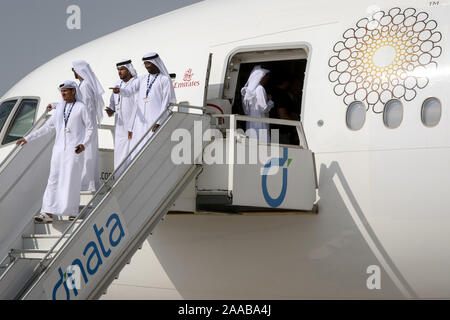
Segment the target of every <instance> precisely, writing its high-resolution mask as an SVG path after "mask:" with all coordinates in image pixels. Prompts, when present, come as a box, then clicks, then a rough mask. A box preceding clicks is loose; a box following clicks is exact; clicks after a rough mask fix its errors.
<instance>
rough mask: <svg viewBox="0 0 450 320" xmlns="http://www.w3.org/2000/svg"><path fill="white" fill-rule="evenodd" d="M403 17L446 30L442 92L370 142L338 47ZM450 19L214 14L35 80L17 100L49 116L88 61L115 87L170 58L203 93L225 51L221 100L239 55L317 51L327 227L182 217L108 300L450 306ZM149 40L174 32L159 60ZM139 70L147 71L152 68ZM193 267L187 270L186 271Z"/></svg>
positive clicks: (316, 147) (185, 18)
mask: <svg viewBox="0 0 450 320" xmlns="http://www.w3.org/2000/svg"><path fill="white" fill-rule="evenodd" d="M394 7H399V8H400V9H401V10H405V9H407V8H414V12H415V13H414V14H413V15H414V16H417V14H418V13H420V12H425V13H426V15H427V18H426V19H427V21H435V22H436V24H437V25H436V27H435V28H433V32H437V31H438V32H440V34H441V35H442V39H441V40H440V41H439V43H437V44H435V45H433V46H436V47H440V48H441V49H442V53H443V54H442V55H440V56H437V55H436V54H435V55H436V56H437V57H436V58H435V59H434V60H435V61H436V63H437V67H436V69H434V70H428V69H426V70H425V72H424V73H423V74H422V75H424V76H426V78H427V79H428V80H429V81H428V84H427V85H426V86H425V87H423V88H421V89H418V88H416V96H415V97H414V99H412V100H408V101H406V100H405V99H404V98H401V99H402V102H403V105H404V114H403V121H402V123H401V125H400V126H399V127H398V128H397V129H388V128H386V127H385V126H384V124H383V121H382V116H383V115H382V114H381V113H380V114H378V113H375V112H372V111H371V110H369V111H368V112H367V113H366V120H365V123H364V126H363V127H362V129H361V130H359V131H351V130H349V129H348V128H347V126H346V123H345V116H346V111H347V108H346V104H345V103H344V102H343V96H338V95H336V94H335V93H334V91H333V89H334V86H335V85H336V83H332V82H331V81H330V79H329V74H330V72H331V70H332V68H331V67H330V65H329V61H330V58H331V57H333V56H334V55H336V54H337V52H336V51H334V49H333V48H334V46H335V45H336V44H337V43H338V42H340V41H344V39H345V38H344V37H343V34H344V33H345V31H347V30H349V29H356V28H357V27H358V26H357V25H356V24H357V22H358V21H360V20H364V19H365V18H368V17H370V16H371V14H372V13H373V12H375V11H377V10H383V12H385V13H386V12H390V10H391V9H394ZM449 8H450V6H448V2H447V1H439V3H437V2H424V1H422V0H402V1H399V2H397V3H395V4H392V2H390V1H387V0H382V1H378V2H377V3H376V6H374V5H373V2H370V1H353V0H352V1H347V2H345V3H342V2H336V1H326V0H318V1H314V2H304V1H297V0H283V1H276V2H274V1H270V0H258V1H256V0H247V1H241V0H230V1H218V0H210V1H204V2H201V3H198V4H196V5H193V6H190V7H187V8H185V9H181V10H177V11H175V12H171V13H169V14H166V15H163V16H160V17H157V18H154V19H150V20H148V21H144V22H142V23H139V24H137V25H134V26H130V27H128V28H125V29H123V30H120V31H118V32H116V33H113V34H111V35H108V36H105V37H102V38H100V39H98V40H96V41H93V42H91V43H88V44H86V45H84V46H81V47H79V48H76V49H75V50H72V51H70V52H68V53H66V54H64V55H62V56H60V57H57V58H56V59H54V60H52V61H50V62H49V63H47V64H45V65H43V66H42V67H40V68H38V69H37V70H35V71H34V72H32V73H30V74H29V75H28V76H27V77H25V78H24V79H23V80H22V81H21V82H19V83H18V84H17V85H16V86H14V87H13V88H12V89H11V90H10V91H9V92H8V93H7V94H6V95H5V97H11V96H24V95H30V94H32V95H37V96H40V97H41V98H42V101H43V102H44V104H45V103H46V102H50V101H54V100H55V97H56V94H57V92H56V90H55V84H54V83H51V82H48V74H54V75H57V76H58V78H60V79H65V78H71V77H72V74H71V73H70V63H71V61H72V60H76V59H80V58H83V59H86V60H88V61H89V62H90V63H91V65H93V66H95V67H96V72H97V73H98V75H99V78H100V80H101V81H102V83H105V84H107V83H111V84H112V83H114V82H115V79H116V71H115V68H114V63H115V61H118V60H120V59H122V58H123V57H124V56H127V57H130V58H132V59H133V60H135V61H139V60H140V58H141V56H142V55H143V54H145V52H148V51H150V50H156V51H158V52H159V53H160V55H161V57H163V59H164V61H165V63H166V65H167V66H169V69H170V70H169V71H170V72H175V73H177V79H176V81H177V82H181V83H184V81H182V80H183V79H182V78H183V76H184V74H185V73H186V71H187V70H189V68H191V69H192V70H191V71H192V73H193V74H194V75H193V79H191V80H192V81H194V82H195V81H200V82H202V81H203V79H204V77H203V75H204V74H203V72H202V70H204V69H203V68H205V65H206V62H207V57H208V55H209V53H210V52H212V53H213V55H214V58H213V61H212V67H211V77H210V84H209V90H208V99H210V100H213V99H214V100H216V99H223V98H224V92H231V93H232V92H235V90H239V88H227V87H226V86H227V85H228V82H227V79H226V75H227V70H228V69H229V62H230V59H232V57H233V56H234V55H235V54H240V53H244V52H255V51H265V52H268V54H266V55H265V57H264V58H258V61H259V62H262V61H271V60H272V59H273V57H271V55H270V51H271V50H277V51H278V50H291V49H296V50H304V52H305V54H306V59H307V61H308V62H307V68H306V73H305V84H304V87H303V101H302V114H301V116H302V123H303V125H304V128H305V132H306V135H307V138H308V142H309V147H310V149H311V150H312V151H313V152H314V154H315V158H316V164H317V177H318V180H319V196H320V200H319V206H320V212H319V214H318V215H316V216H282V215H277V213H274V214H273V215H272V216H268V217H244V216H223V217H218V216H204V215H195V214H193V215H189V216H180V215H176V216H175V215H173V216H171V215H169V216H168V218H167V220H166V221H164V222H163V223H162V224H161V225H160V226H159V228H158V230H157V232H155V234H154V236H153V237H152V238H151V239H148V243H149V244H150V247H151V248H148V250H147V251H146V253H145V256H146V257H147V258H145V257H142V259H141V260H139V265H137V266H133V265H130V266H128V267H127V268H125V269H124V273H125V276H124V277H125V278H126V279H129V280H123V281H122V282H120V285H121V287H120V291H121V295H118V294H117V291H116V292H115V295H114V296H108V295H107V296H106V298H108V297H119V296H121V297H123V298H126V297H127V296H133V297H141V298H146V297H155V296H157V294H158V289H157V288H158V285H160V284H161V282H164V283H165V285H164V286H163V287H164V288H169V289H168V290H172V291H176V292H177V294H178V295H179V296H181V297H183V298H233V297H235V298H236V294H239V298H263V299H264V298H347V297H351V298H391V297H406V298H414V297H421V298H449V297H450V278H449V277H448V270H449V268H450V255H448V254H447V252H448V243H449V242H450V223H449V222H450V218H449V216H448V209H449V208H450V198H449V197H448V196H447V195H446V191H447V190H449V189H450V167H449V164H450V153H449V152H448V150H449V149H450V142H449V138H448V137H449V132H448V131H449V129H448V128H449V127H450V126H449V124H450V118H449V117H450V113H449V112H448V108H446V106H448V104H449V101H450V92H449V90H448V67H449V63H450V62H449V60H448V54H447V53H448V51H449V49H450V42H449V40H448V39H449V37H448V21H449V19H448V18H449V16H450V11H449ZM409 12H411V11H409ZM224 13H227V14H224ZM250 13H251V14H250ZM422 17H423V15H422ZM401 18H402V17H401V16H400V17H398V19H401ZM205 19H207V21H208V24H207V27H205ZM410 20H411V19H410ZM429 26H430V28H431V25H429ZM149 30H165V32H158V33H152V43H151V48H149V44H148V42H146V41H143V39H146V38H147V37H148V34H149V32H150V31H149ZM186 30H187V31H186ZM182 31H183V32H182ZM168 39H170V41H168ZM117 43H121V44H123V46H117ZM105 49H111V50H109V51H108V52H110V53H111V54H110V55H109V59H110V60H109V61H110V62H111V63H110V65H108V64H107V63H105V60H104V56H102V55H99V54H98V52H104V50H105ZM413 50H414V49H413ZM386 52H387V53H386V54H389V52H388V51H386ZM391 52H392V51H391ZM365 53H366V52H364V53H363V54H365ZM344 54H345V52H344V53H343V55H344ZM387 58H389V57H387ZM377 59H378V58H377ZM411 59H412V57H411ZM61 70H65V71H61ZM138 71H139V72H140V73H141V74H142V72H145V70H144V69H143V68H142V67H140V66H138ZM197 76H200V78H199V79H196V77H197ZM37 83H39V84H40V85H39V86H36V84H37ZM201 84H202V83H201ZM373 84H374V83H368V85H369V86H372V85H373ZM230 85H231V84H230ZM195 88H196V87H194V89H195ZM191 89H192V87H184V88H182V89H181V90H179V88H177V89H176V93H177V97H178V101H189V102H190V103H192V104H195V103H197V104H200V103H201V102H202V101H203V95H202V94H198V93H199V92H198V91H197V90H191ZM225 89H226V90H229V91H226V90H225ZM230 95H231V94H230ZM429 97H436V98H438V99H439V100H440V101H441V102H442V115H441V119H440V122H439V124H438V125H437V126H435V127H432V128H429V127H426V126H424V125H423V124H422V121H421V116H420V113H421V106H422V103H423V102H424V101H425V100H426V99H427V98H429ZM42 111H43V110H42V109H41V110H40V112H42ZM236 248H238V250H237V249H236ZM249 252H250V253H252V254H251V255H250V254H249ZM155 256H156V258H157V259H158V263H159V264H160V265H161V267H160V268H159V269H158V270H160V272H161V274H164V277H163V276H162V277H161V278H158V279H150V280H148V281H147V282H146V285H145V288H142V287H139V285H138V282H137V281H136V279H133V277H132V276H131V275H132V274H133V272H134V271H135V270H137V269H139V268H142V265H143V264H147V265H149V266H152V267H154V264H153V263H154V260H155V259H154V257H155ZM186 257H189V259H187V258H186ZM182 263H183V266H184V268H177V267H176V266H178V265H181V264H182ZM371 265H377V266H379V267H380V269H381V279H382V282H381V283H382V284H381V289H379V290H378V289H377V290H370V289H368V288H367V283H366V281H367V278H368V277H369V275H368V274H367V268H368V267H369V266H371ZM141 270H142V269H141ZM126 274H128V275H126ZM161 279H163V280H161ZM233 294H234V295H233ZM174 296H175V295H174Z"/></svg>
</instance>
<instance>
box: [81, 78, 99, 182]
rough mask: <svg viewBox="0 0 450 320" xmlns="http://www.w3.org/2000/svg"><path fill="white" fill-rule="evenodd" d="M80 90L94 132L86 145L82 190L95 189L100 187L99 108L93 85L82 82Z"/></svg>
mask: <svg viewBox="0 0 450 320" xmlns="http://www.w3.org/2000/svg"><path fill="white" fill-rule="evenodd" d="M80 91H81V94H82V97H83V100H84V104H85V105H86V108H87V111H88V114H89V116H90V118H91V121H92V125H93V126H94V132H93V134H92V139H91V141H90V142H89V144H88V145H87V146H85V147H86V150H85V151H84V152H85V155H84V165H83V171H82V174H81V190H83V191H95V190H98V188H100V172H99V169H98V122H97V110H96V109H95V104H94V101H95V93H94V90H93V89H92V87H91V86H90V85H89V84H88V83H87V82H86V81H84V80H83V81H82V82H81V83H80Z"/></svg>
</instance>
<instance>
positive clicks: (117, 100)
mask: <svg viewBox="0 0 450 320" xmlns="http://www.w3.org/2000/svg"><path fill="white" fill-rule="evenodd" d="M116 67H117V71H118V73H119V78H120V81H118V82H117V83H116V84H115V86H114V87H115V88H119V89H122V88H128V87H129V86H130V85H131V84H132V83H133V82H134V81H135V80H136V77H137V73H136V70H135V69H134V67H133V64H132V63H131V60H126V61H121V62H119V63H117V64H116ZM136 107H137V101H136V95H135V94H133V95H131V96H128V97H122V96H120V95H119V94H115V93H114V92H113V93H112V94H111V98H110V104H109V107H108V108H107V109H106V112H107V113H108V116H110V117H112V116H113V115H114V114H115V129H114V170H117V172H116V176H117V177H119V176H120V175H121V173H122V172H123V171H124V170H125V168H126V167H127V165H128V164H129V162H130V161H129V159H127V161H125V163H124V164H122V166H121V167H120V168H119V165H120V164H121V163H122V162H123V161H124V160H125V159H126V158H127V156H128V153H129V152H130V140H131V138H132V137H133V121H132V116H133V115H135V114H136ZM133 120H134V119H133Z"/></svg>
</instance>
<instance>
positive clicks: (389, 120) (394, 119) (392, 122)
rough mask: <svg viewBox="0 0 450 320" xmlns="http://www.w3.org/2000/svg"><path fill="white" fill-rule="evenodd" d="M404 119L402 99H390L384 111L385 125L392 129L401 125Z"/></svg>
mask: <svg viewBox="0 0 450 320" xmlns="http://www.w3.org/2000/svg"><path fill="white" fill-rule="evenodd" d="M402 120H403V104H402V103H401V101H400V100H397V99H392V100H389V101H388V102H387V103H386V104H385V106H384V111H383V122H384V125H385V126H386V127H388V128H390V129H395V128H398V127H399V126H400V124H401V123H402Z"/></svg>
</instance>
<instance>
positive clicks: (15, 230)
mask: <svg viewBox="0 0 450 320" xmlns="http://www.w3.org/2000/svg"><path fill="white" fill-rule="evenodd" d="M46 118H47V117H46V115H45V114H44V115H43V116H42V117H41V118H40V119H39V120H38V122H37V123H36V125H35V126H34V128H38V127H40V126H41V125H42V124H43V123H44V122H45V120H46ZM194 123H196V125H195V126H194ZM199 123H201V126H199V125H198V124H199ZM210 124H211V117H210V116H208V115H205V114H204V112H203V108H199V107H192V106H186V105H171V106H170V107H169V116H168V118H167V119H166V120H165V121H164V122H163V124H162V125H161V127H160V128H159V129H158V130H157V131H156V133H155V134H153V135H151V130H149V131H148V132H147V133H146V135H144V137H143V140H145V141H146V142H145V141H143V142H145V145H144V146H143V147H142V148H141V150H140V151H136V156H135V157H134V159H133V160H132V162H131V163H130V164H129V165H128V167H127V168H125V167H123V168H124V170H121V169H122V166H125V162H126V161H124V163H122V165H121V167H119V171H122V173H121V174H120V176H117V174H112V175H111V176H110V177H109V178H108V179H107V181H106V182H105V183H104V184H103V185H102V187H101V188H100V190H98V191H97V192H96V193H95V194H89V193H82V194H81V203H80V213H79V216H78V217H77V219H76V220H74V221H69V220H68V219H67V218H59V219H58V218H57V220H55V221H54V222H53V223H52V224H45V223H35V222H34V221H33V216H34V215H35V214H36V213H38V212H39V210H40V206H41V203H42V195H43V192H44V189H45V186H46V182H47V177H48V172H49V166H50V157H51V149H52V146H53V136H50V135H49V136H45V137H42V138H40V139H38V140H36V141H34V142H33V143H30V144H27V145H26V146H25V147H23V148H20V147H17V148H16V149H14V150H13V151H12V152H11V154H10V155H9V156H8V158H7V159H5V161H3V163H2V164H0V181H2V183H1V185H0V214H1V218H2V223H1V224H0V258H3V257H4V258H3V260H2V261H1V263H0V299H96V298H99V297H100V296H101V295H102V294H103V293H104V292H105V290H106V289H107V288H108V286H109V285H110V283H111V282H112V281H113V280H114V279H115V278H116V277H118V274H119V272H120V271H121V270H122V268H123V267H124V266H125V265H126V263H127V262H129V261H130V259H131V257H132V256H133V255H134V253H135V252H136V251H137V250H138V249H139V248H140V247H141V246H142V243H143V242H144V241H145V240H146V239H147V237H148V236H149V235H150V233H151V232H152V230H153V229H154V228H155V226H156V225H157V224H158V222H159V221H160V220H161V219H163V218H164V216H165V214H166V213H167V211H168V210H169V208H170V206H171V205H172V203H173V202H174V201H175V199H176V198H177V197H178V196H179V194H180V193H181V192H182V190H183V189H184V188H185V187H186V186H187V185H188V183H189V182H190V181H191V180H192V179H194V178H195V177H196V176H197V175H198V174H199V173H200V170H201V167H200V165H199V164H196V163H201V160H200V161H191V163H187V164H174V163H173V161H171V152H172V149H173V148H172V147H173V146H174V145H176V144H178V143H179V141H172V137H171V136H172V132H173V131H175V130H176V129H182V130H185V132H189V135H190V137H191V138H192V139H191V143H193V142H194V141H202V136H203V133H204V131H205V130H207V129H208V128H209V127H210ZM197 128H200V130H198V129H197ZM150 135H151V137H150V138H148V137H149V136H150ZM147 139H148V140H147ZM203 146H204V145H203V142H202V148H203ZM202 148H200V150H199V151H200V152H199V154H193V156H192V160H194V159H195V158H196V157H197V156H198V157H201V151H202ZM192 150H193V149H192ZM133 151H134V150H132V151H131V152H130V154H134V152H133ZM18 173H20V174H18Z"/></svg>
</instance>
